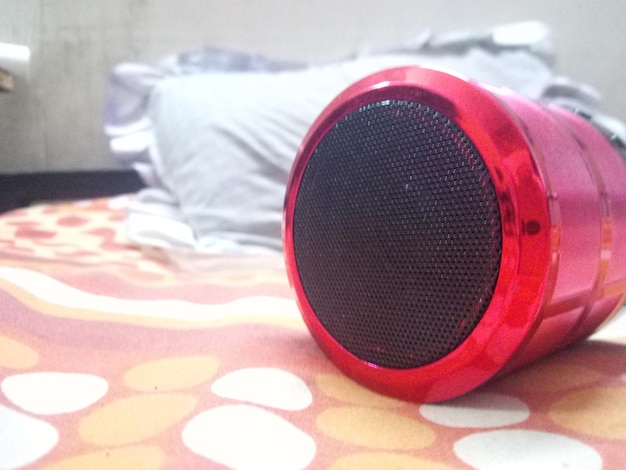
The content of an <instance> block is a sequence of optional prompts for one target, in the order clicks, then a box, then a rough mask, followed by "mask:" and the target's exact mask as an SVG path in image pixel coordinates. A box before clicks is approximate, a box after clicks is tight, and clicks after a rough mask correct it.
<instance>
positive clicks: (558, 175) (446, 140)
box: [283, 67, 626, 402]
mask: <svg viewBox="0 0 626 470" xmlns="http://www.w3.org/2000/svg"><path fill="white" fill-rule="evenodd" d="M413 121H419V123H413ZM398 129H399V130H398ZM413 134H415V135H417V137H415V136H414V135H413ZM372 162H373V163H372ZM430 162H432V163H430ZM431 166H432V167H433V168H434V169H433V171H432V172H431V171H430V168H431ZM379 173H380V175H384V176H380V175H379ZM430 173H432V175H431V174H430ZM623 182H626V166H625V165H624V161H623V159H622V157H621V155H620V154H619V153H618V152H617V151H616V150H615V149H614V148H613V147H612V146H611V144H610V143H609V142H608V141H607V139H606V138H605V137H604V136H603V135H602V134H601V133H600V132H599V131H597V130H596V129H595V128H594V127H593V126H591V125H590V124H588V123H587V122H586V121H585V120H584V119H583V118H580V117H579V116H576V115H575V114H573V113H570V112H568V111H565V110H562V109H560V108H557V107H553V106H549V105H545V104H539V103H535V102H532V101H529V100H527V99H525V98H523V97H521V96H519V95H517V94H515V93H512V92H509V91H506V90H501V89H495V88H490V87H488V86H486V85H481V84H477V83H473V82H471V81H469V80H467V79H464V78H462V77H458V76H456V75H453V74H450V73H445V72H441V71H436V70H431V69H425V68H419V67H404V68H396V69H390V70H385V71H382V72H379V73H376V74H374V75H371V76H369V77H367V78H365V79H363V80H361V81H359V82H358V83H356V84H354V85H353V86H351V87H350V88H348V89H347V90H345V91H344V92H343V93H342V94H341V95H340V96H338V97H337V98H336V99H335V100H334V101H333V102H332V103H331V104H330V105H329V106H328V107H327V108H326V109H325V110H324V111H323V113H322V114H321V115H320V116H319V118H318V119H317V120H316V122H315V123H314V124H313V126H312V127H311V129H310V130H309V132H308V134H307V136H306V137H305V139H304V141H303V143H302V146H301V147H300V149H299V151H298V154H297V156H296V160H295V162H294V166H293V169H292V173H291V175H290V179H289V182H288V186H287V193H286V199H285V208H284V221H283V228H284V232H283V236H284V246H285V262H286V268H287V273H288V276H289V279H290V282H291V284H292V286H293V289H294V291H295V294H296V298H297V302H298V305H299V308H300V311H301V312H302V316H303V319H304V321H305V323H306V325H307V327H308V328H309V330H310V332H311V334H312V336H313V337H314V338H315V340H316V341H317V343H318V344H319V345H320V347H321V348H322V350H323V351H324V352H325V353H326V354H327V355H328V357H329V358H330V359H331V360H332V361H333V362H334V363H335V364H336V365H337V367H338V368H339V369H341V370H342V371H343V372H344V373H345V374H346V375H348V376H349V377H351V378H353V379H354V380H356V381H357V382H360V383H362V384H363V385H365V386H367V387H370V388H372V389H374V390H376V391H378V392H380V393H383V394H387V395H391V396H394V397H398V398H402V399H406V400H411V401H418V402H436V401H442V400H446V399H449V398H453V397H456V396H459V395H461V394H463V393H466V392H468V391H470V390H472V389H474V388H476V387H478V386H479V385H481V384H482V383H484V382H485V381H487V380H489V379H490V378H492V377H494V376H495V375H497V374H500V373H504V372H508V371H511V370H514V369H516V368H518V367H520V366H522V365H524V364H527V363H529V362H532V361H533V360H536V359H538V358H540V357H542V356H544V355H546V354H548V353H550V352H552V351H554V350H556V349H560V348H563V347H565V346H567V345H568V344H570V343H572V342H574V341H577V340H580V339H582V338H585V337H587V336H588V335H589V334H591V332H593V331H594V330H595V329H596V328H597V327H598V326H599V325H600V324H602V323H603V322H604V321H606V320H607V319H608V318H609V317H610V316H611V315H612V314H613V313H614V312H616V311H617V309H619V307H620V306H621V305H622V303H623V301H624V293H625V292H626V243H625V242H626V191H625V190H624V189H623V187H624V186H625V185H624V184H623ZM489 198H492V199H493V204H492V206H494V207H490V206H489V204H487V206H486V207H485V205H484V203H483V202H484V200H485V199H489ZM426 201H430V202H426ZM457 205H460V206H459V207H460V209H459V207H457ZM364 206H366V207H364ZM353 208H354V210H353ZM474 212H475V214H476V215H472V214H474ZM468 214H470V215H468ZM494 214H496V215H494ZM464 217H465V218H464ZM474 219H478V221H477V222H474ZM465 221H466V222H467V230H468V233H467V234H466V233H464V230H465V227H466V222H465ZM437 236H440V239H439V240H438V239H437ZM426 239H427V240H426ZM483 240H484V241H483ZM398 266H401V268H398ZM433 266H434V267H433ZM483 278H484V281H483V280H481V279H483ZM476 279H479V281H478V282H476ZM483 284H484V285H483ZM415 292H419V295H415ZM457 298H458V299H460V301H459V302H458V303H455V302H456V300H455V299H457ZM451 299H452V300H451ZM457 305H458V310H459V314H458V315H457V313H456V310H455V309H456V308H457V307H456V306H457ZM369 306H373V307H372V308H371V309H370V308H369ZM438 306H441V308H440V307H438ZM463 310H467V312H464V311H463ZM346 325H347V326H346ZM396 337H397V341H396ZM396 343H397V344H396ZM422 349H424V350H427V354H426V353H424V354H422Z"/></svg>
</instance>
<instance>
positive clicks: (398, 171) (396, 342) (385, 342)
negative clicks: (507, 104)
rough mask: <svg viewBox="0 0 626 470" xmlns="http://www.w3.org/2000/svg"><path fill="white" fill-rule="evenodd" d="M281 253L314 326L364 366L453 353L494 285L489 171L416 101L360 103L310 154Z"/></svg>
mask: <svg viewBox="0 0 626 470" xmlns="http://www.w3.org/2000/svg"><path fill="white" fill-rule="evenodd" d="M293 247H294V254H295V259H296V265H297V269H298V274H299V276H300V281H301V284H302V288H303V290H304V293H305V295H306V298H307V300H308V302H309V304H310V305H311V307H312V309H313V312H314V314H315V315H316V316H317V317H318V318H319V321H320V322H321V323H322V324H323V326H324V328H326V329H327V331H328V332H329V333H330V335H332V336H333V337H334V338H335V340H337V341H338V342H339V343H340V344H341V345H342V346H343V347H344V348H346V349H347V350H348V351H350V352H351V353H353V354H354V355H356V356H357V357H359V358H361V359H362V360H364V361H367V362H370V363H374V364H378V365H380V366H384V367H390V368H396V369H406V368H414V367H420V366H423V365H426V364H429V363H431V362H434V361H436V360H438V359H440V358H442V357H444V356H446V355H447V354H449V353H450V352H451V351H453V350H454V349H456V348H457V347H458V346H459V345H460V344H461V343H462V342H463V341H464V340H465V339H466V338H467V337H468V336H469V335H470V333H471V332H472V331H473V329H474V328H475V327H476V325H477V324H478V322H479V321H480V319H481V318H482V316H483V315H484V313H485V311H486V309H487V307H488V305H489V302H490V301H491V297H492V296H493V291H494V288H495V285H496V282H497V278H498V272H499V267H500V257H501V247H502V230H501V222H500V209H499V205H498V200H497V197H496V192H495V189H494V187H493V183H492V181H491V176H490V174H489V171H488V169H487V167H486V166H485V163H484V162H483V160H482V158H481V156H480V155H479V154H478V152H477V150H476V149H475V147H474V146H473V144H472V143H471V142H470V140H469V139H468V137H467V136H466V135H465V133H464V132H463V131H462V130H461V129H460V128H459V127H458V126H457V125H456V124H455V123H453V122H452V121H451V120H449V119H448V118H447V117H445V116H444V115H442V114H441V113H439V112H437V111H435V110H434V109H432V108H430V107H428V106H425V105H423V104H420V103H416V102H412V101H404V100H385V101H379V102H373V103H370V104H367V105H365V106H363V107H361V108H359V109H357V110H356V111H353V112H351V113H350V114H348V115H347V116H346V117H344V118H343V119H342V120H341V121H339V122H338V123H337V124H336V125H335V126H334V127H333V128H332V129H331V130H330V131H328V132H327V134H326V135H325V136H324V137H323V138H322V140H321V142H320V143H319V145H318V146H317V148H316V149H315V151H314V152H313V153H312V155H311V157H310V159H309V161H308V163H307V166H306V169H305V170H304V174H303V176H302V180H301V182H300V185H299V188H298V194H297V196H296V202H295V208H294V218H293Z"/></svg>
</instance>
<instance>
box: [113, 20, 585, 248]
mask: <svg viewBox="0 0 626 470" xmlns="http://www.w3.org/2000/svg"><path fill="white" fill-rule="evenodd" d="M551 44H552V42H551V38H550V32H549V31H548V29H547V28H546V27H545V26H543V25H541V24H540V23H521V24H513V25H510V26H503V27H498V28H495V29H493V30H487V31H473V32H472V31H470V32H463V33H458V34H457V33H454V34H439V35H437V34H432V33H424V34H420V35H418V36H417V37H416V40H414V41H413V42H410V43H408V44H405V45H402V46H400V47H398V48H396V49H395V50H387V51H384V52H381V53H375V54H371V55H367V56H362V57H354V58H352V59H346V60H342V61H334V62H329V63H327V64H325V65H308V66H307V65H306V64H302V63H285V62H279V61H273V60H271V59H267V58H262V57H256V56H250V55H246V54H241V53H232V52H229V51H223V50H216V49H206V50H201V51H198V52H196V53H183V54H179V55H177V56H174V57H170V58H166V59H164V60H163V61H162V62H160V63H158V64H153V65H152V66H147V65H140V64H121V65H120V66H118V67H116V69H115V70H114V71H113V73H112V75H111V79H110V84H109V85H110V86H109V88H110V89H109V96H108V100H107V114H106V119H105V121H106V124H105V132H106V133H107V135H108V136H109V137H110V144H111V149H112V150H113V152H114V153H115V154H116V155H117V156H118V157H119V158H120V159H121V160H122V161H124V162H127V163H130V164H132V165H133V166H134V167H135V168H136V169H137V171H138V172H139V173H140V174H141V175H142V177H143V179H144V181H145V182H146V183H147V184H148V185H149V186H151V188H149V189H146V190H143V191H141V192H140V193H139V195H138V198H137V200H136V201H135V202H134V203H132V204H131V205H130V207H129V213H128V222H129V223H128V227H129V235H130V237H131V239H133V240H135V241H137V242H138V243H142V244H148V245H153V246H159V247H162V248H166V247H170V248H177V249H178V248H181V247H183V248H186V249H190V250H194V251H196V252H197V251H202V252H212V253H215V252H237V253H249V252H259V251H267V250H270V251H275V250H280V249H281V245H282V243H281V220H282V208H283V201H284V191H285V186H286V182H287V178H288V175H289V172H290V169H291V165H292V162H293V159H294V157H295V154H296V152H297V149H298V147H299V145H300V143H301V141H302V138H303V137H304V135H305V133H306V132H307V130H308V128H309V126H310V125H311V124H312V123H313V121H314V119H315V118H316V117H317V116H318V115H319V113H320V112H321V111H322V109H323V108H324V107H325V106H326V105H327V104H328V103H329V102H330V101H331V100H332V99H333V98H334V97H335V96H336V95H337V94H339V93H340V92H341V91H343V90H344V89H345V88H346V87H347V86H348V85H350V84H351V83H353V82H354V81H356V80H358V79H360V78H362V77H364V76H365V75H368V74H370V73H372V72H374V71H377V70H381V69H383V68H387V67H392V66H398V65H406V64H420V65H426V66H428V65H433V66H436V67H440V68H447V69H451V70H455V71H457V72H460V73H462V74H464V75H466V76H468V77H471V78H473V79H475V80H479V81H484V82H487V83H491V84H494V85H500V86H505V87H508V88H511V89H513V90H516V91H518V92H520V93H522V94H524V95H526V96H528V97H530V98H535V99H549V100H552V101H558V99H560V98H562V97H563V96H566V95H567V98H568V99H570V98H571V99H572V100H574V101H575V102H576V104H577V106H579V107H580V106H584V107H585V109H591V110H593V108H594V106H595V105H596V101H597V97H596V96H595V95H594V93H593V92H592V91H590V90H589V89H587V88H584V87H580V86H579V85H577V84H575V83H572V82H563V81H562V80H561V78H560V77H557V76H555V75H554V74H553V71H552V67H551V63H552V61H553V60H552V59H553V54H552V49H551Z"/></svg>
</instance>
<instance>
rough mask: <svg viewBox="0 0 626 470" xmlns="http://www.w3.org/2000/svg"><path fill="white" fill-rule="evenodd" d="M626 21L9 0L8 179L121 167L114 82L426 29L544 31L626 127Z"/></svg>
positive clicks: (212, 1) (0, 158)
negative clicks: (111, 94) (107, 101)
mask: <svg viewBox="0 0 626 470" xmlns="http://www.w3.org/2000/svg"><path fill="white" fill-rule="evenodd" d="M625 13H626V2H625V1H624V0H602V1H600V2H598V1H594V0H526V1H524V2H518V1H513V0H509V1H506V0H502V1H500V2H494V1H491V0H475V1H471V2H470V1H464V0H439V1H433V0H386V1H380V0H264V1H259V0H229V1H225V0H107V1H102V0H0V42H15V43H20V44H25V45H28V46H29V47H30V48H31V50H32V54H33V57H32V62H31V75H30V79H29V81H28V82H27V83H26V82H23V81H18V83H17V90H16V92H14V93H12V94H2V95H0V173H12V172H29V171H58V170H85V169H102V168H115V167H117V166H118V165H117V163H116V162H115V161H114V159H113V158H112V157H111V156H110V155H109V152H108V150H107V145H106V141H105V139H104V136H103V133H102V114H103V106H104V97H105V88H106V80H107V73H108V71H109V70H110V69H111V67H112V66H113V65H114V64H116V63H118V62H120V61H128V60H131V61H132V60H134V61H138V60H141V61H145V60H157V59H158V58H160V57H162V56H163V55H165V54H169V53H174V52H179V51H180V50H183V49H190V48H196V47H201V46H204V45H215V46H228V47H233V48H239V49H244V50H247V51H251V52H257V53H265V54H271V55H274V56H280V57H285V58H322V57H330V56H338V55H341V54H343V53H347V52H349V51H351V50H354V49H355V48H359V47H383V46H385V45H390V44H394V43H397V42H398V41H401V40H404V39H407V38H409V37H410V36H411V35H413V34H414V33H417V32H419V31H421V30H423V29H427V28H432V29H436V30H440V31H441V30H447V29H453V28H454V29H456V28H482V27H490V26H493V25H496V24H500V23H504V22H513V21H520V20H527V19H539V20H542V21H544V22H546V23H547V24H548V25H549V26H550V27H551V28H552V30H553V32H554V34H555V39H556V46H557V51H558V57H559V62H558V64H557V66H558V70H559V72H561V73H564V74H567V75H569V76H571V77H573V78H575V79H576V80H579V81H583V82H587V83H589V84H591V85H593V86H594V87H595V88H597V89H598V90H599V91H600V92H601V93H602V94H603V95H604V98H605V101H604V105H603V111H605V112H607V113H610V114H613V115H615V116H617V117H620V118H622V119H626V47H624V46H625V44H624V43H625V41H624V38H625V37H626V36H625V34H624V29H625V28H626V26H625V24H626V23H625V21H624V18H625V17H626V15H625Z"/></svg>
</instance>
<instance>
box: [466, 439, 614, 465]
mask: <svg viewBox="0 0 626 470" xmlns="http://www.w3.org/2000/svg"><path fill="white" fill-rule="evenodd" d="M454 453H455V454H456V456H457V457H458V458H460V459H461V460H462V461H463V462H465V463H466V464H468V465H471V466H472V467H475V468H480V469H481V470H500V469H503V468H506V469H507V470H527V469H543V468H546V469H548V468H567V469H568V470H600V469H601V468H602V457H601V456H600V454H598V452H596V450H595V449H593V448H592V447H590V446H588V445H587V444H585V443H583V442H580V441H577V440H575V439H571V438H569V437H565V436H561V435H559V434H554V433H549V432H543V431H532V430H524V429H507V430H498V431H486V432H481V433H477V434H471V435H469V436H466V437H464V438H462V439H460V440H458V441H457V442H456V443H455V444H454Z"/></svg>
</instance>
